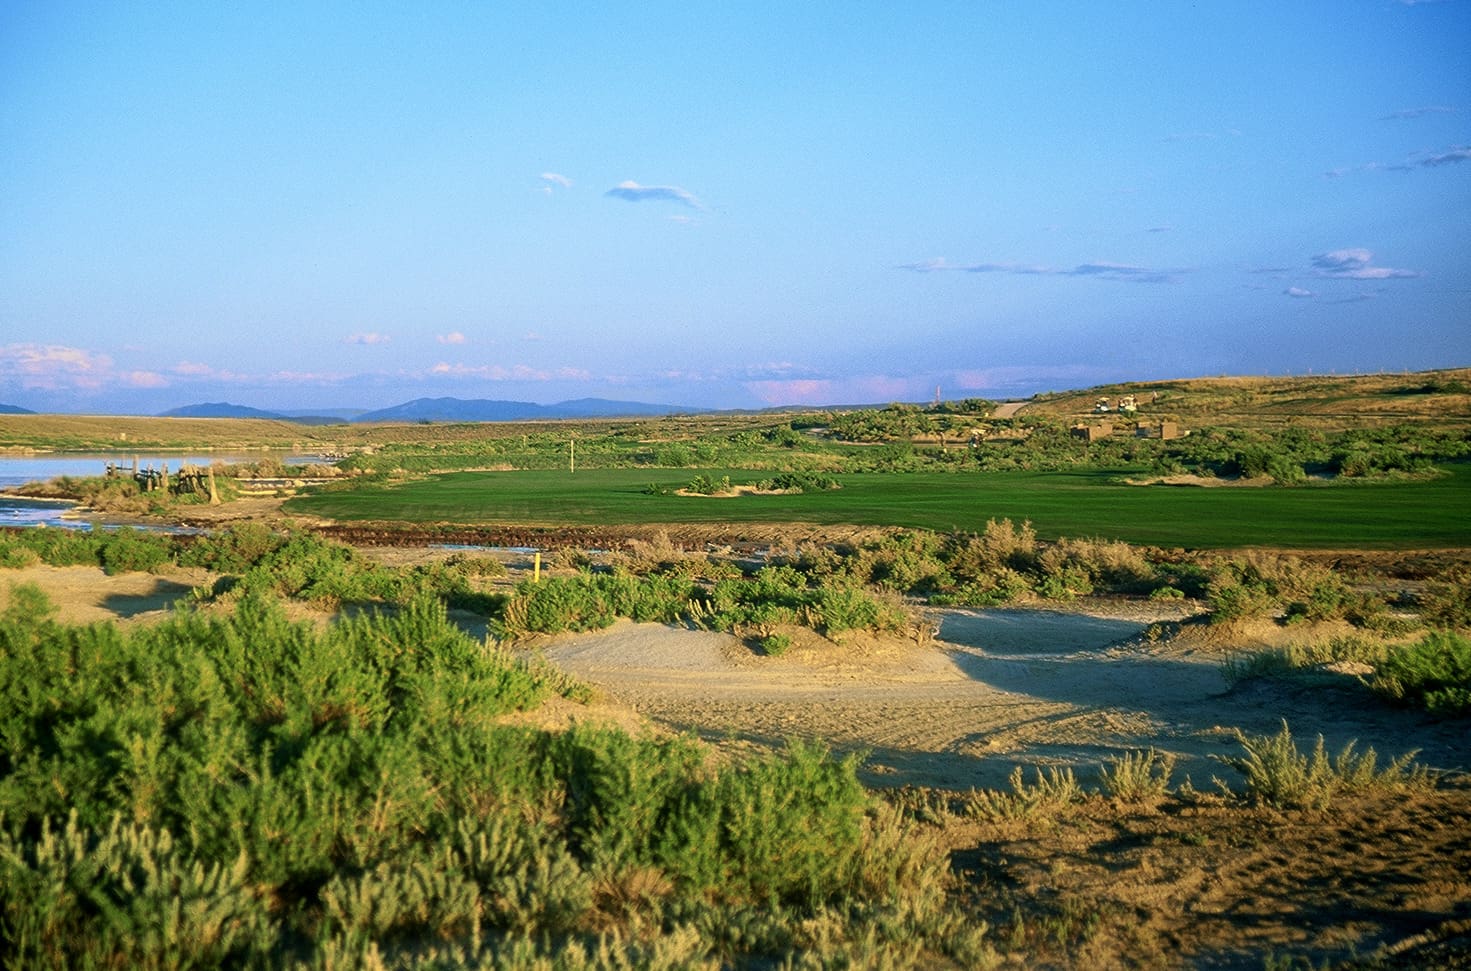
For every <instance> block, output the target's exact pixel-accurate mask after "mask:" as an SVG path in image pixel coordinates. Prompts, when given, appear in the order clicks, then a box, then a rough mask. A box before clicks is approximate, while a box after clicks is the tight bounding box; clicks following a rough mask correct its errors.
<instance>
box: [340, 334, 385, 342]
mask: <svg viewBox="0 0 1471 971" xmlns="http://www.w3.org/2000/svg"><path fill="white" fill-rule="evenodd" d="M389 340H390V338H389V336H388V335H387V334H380V333H378V332H376V331H367V332H365V333H358V334H349V335H347V336H346V337H344V338H343V339H342V343H344V344H362V345H371V344H387V343H388V342H389Z"/></svg>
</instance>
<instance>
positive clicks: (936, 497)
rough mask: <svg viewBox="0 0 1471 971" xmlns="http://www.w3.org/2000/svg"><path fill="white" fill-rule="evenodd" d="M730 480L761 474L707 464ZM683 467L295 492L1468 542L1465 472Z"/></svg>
mask: <svg viewBox="0 0 1471 971" xmlns="http://www.w3.org/2000/svg"><path fill="white" fill-rule="evenodd" d="M707 474H709V475H711V476H712V477H715V478H719V477H720V476H722V475H729V476H730V477H731V480H732V481H733V482H736V483H740V482H754V481H757V480H759V479H761V478H763V477H764V476H765V475H769V473H758V472H742V471H740V470H709V471H708V472H707ZM693 475H694V472H692V471H690V470H668V469H660V470H625V469H610V470H588V471H581V472H577V473H576V474H569V473H567V472H564V471H559V472H486V473H473V472H459V473H452V474H447V475H440V476H432V477H429V478H426V479H421V480H417V481H412V482H405V483H401V484H397V485H375V486H365V487H364V488H361V489H357V490H352V491H337V492H327V493H323V494H319V495H314V496H304V497H301V498H298V499H294V500H291V501H290V502H289V503H288V504H287V508H288V510H289V511H292V512H300V513H307V514H311V515H318V516H326V517H330V518H333V519H338V520H359V521H363V520H377V521H403V522H412V523H465V524H473V523H486V524H490V523H515V524H524V525H533V524H545V525H571V524H605V525H606V524H626V523H661V522H664V523H715V522H730V523H738V522H750V523H773V522H807V523H817V524H824V525H835V524H856V525H892V526H907V527H916V528H924V529H935V530H942V531H948V530H962V531H979V530H981V529H983V528H984V527H985V524H986V521H987V520H988V519H1002V518H1009V519H1012V520H1013V521H1021V520H1030V521H1031V522H1032V524H1033V525H1034V526H1035V528H1036V530H1037V534H1038V535H1039V536H1041V537H1043V538H1056V537H1059V536H1072V537H1084V536H1099V537H1107V538H1112V539H1122V540H1126V541H1128V542H1131V543H1139V544H1148V545H1157V546H1168V547H1174V546H1181V547H1186V548H1232V547H1242V546H1258V545H1263V546H1267V545H1269V546H1277V547H1286V548H1333V547H1345V548H1364V549H1417V548H1430V549H1434V548H1450V547H1462V546H1468V545H1471V516H1467V514H1466V510H1467V509H1471V468H1467V467H1465V466H1456V467H1454V468H1453V470H1452V472H1451V474H1450V475H1446V476H1441V477H1439V478H1436V479H1430V480H1416V481H1394V482H1390V481H1385V482H1355V483H1342V484H1335V485H1312V486H1302V487H1297V488H1263V489H1253V488H1213V489H1209V488H1190V487H1166V486H1151V487H1139V486H1124V485H1117V484H1115V482H1114V481H1113V480H1114V479H1115V478H1116V473H1109V472H1078V473H992V474H974V475H957V474H924V473H915V474H862V475H843V476H838V477H837V478H838V479H839V481H840V482H841V483H842V484H843V488H842V489H840V490H836V491H830V492H816V493H807V494H802V495H780V496H763V495H747V496H738V497H732V498H712V497H702V496H657V495H649V494H647V493H646V492H645V489H646V487H647V486H648V485H649V484H650V483H651V482H655V483H659V484H663V485H669V486H671V487H674V488H678V487H680V486H682V485H684V484H685V483H687V482H688V481H689V480H690V478H691V477H692V476H693Z"/></svg>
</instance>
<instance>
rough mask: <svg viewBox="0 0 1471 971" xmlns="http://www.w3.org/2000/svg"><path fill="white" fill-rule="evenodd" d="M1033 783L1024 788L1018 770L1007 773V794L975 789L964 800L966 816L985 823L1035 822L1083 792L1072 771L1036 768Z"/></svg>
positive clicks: (1070, 801) (1054, 813)
mask: <svg viewBox="0 0 1471 971" xmlns="http://www.w3.org/2000/svg"><path fill="white" fill-rule="evenodd" d="M1035 772H1036V777H1037V781H1036V782H1035V783H1033V784H1032V785H1028V784H1027V783H1026V782H1025V781H1024V779H1023V776H1022V767H1021V766H1017V767H1016V768H1014V769H1013V770H1012V771H1011V776H1010V777H1009V778H1008V780H1007V781H1008V783H1009V784H1010V786H1011V791H1010V792H1003V791H1000V790H995V789H975V790H972V791H971V793H970V795H969V796H968V797H967V798H966V802H965V812H966V814H967V815H969V816H971V817H973V818H975V819H980V820H983V821H985V822H999V821H1001V820H1009V819H1039V818H1044V817H1047V816H1052V815H1056V814H1057V813H1058V812H1060V811H1062V810H1064V809H1066V808H1067V807H1068V806H1071V805H1072V804H1073V803H1076V802H1077V801H1078V800H1080V799H1082V798H1083V788H1082V786H1080V785H1078V780H1077V779H1076V777H1074V775H1073V770H1072V769H1067V768H1063V769H1059V768H1055V767H1053V768H1048V769H1047V770H1046V772H1043V770H1042V769H1041V768H1040V767H1037V768H1036V769H1035Z"/></svg>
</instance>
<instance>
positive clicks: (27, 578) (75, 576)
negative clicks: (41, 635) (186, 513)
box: [0, 564, 210, 624]
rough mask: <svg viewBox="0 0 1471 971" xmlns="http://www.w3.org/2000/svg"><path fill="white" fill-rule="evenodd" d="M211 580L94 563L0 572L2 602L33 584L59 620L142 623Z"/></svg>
mask: <svg viewBox="0 0 1471 971" xmlns="http://www.w3.org/2000/svg"><path fill="white" fill-rule="evenodd" d="M209 582H210V575H209V574H208V573H207V572H206V571H203V570H183V569H170V570H169V571H167V572H166V573H160V574H152V573H119V574H117V575H116V576H108V575H107V574H106V573H104V572H103V571H102V569H101V568H100V567H95V566H45V565H40V564H38V565H35V566H29V567H26V568H25V569H22V570H0V602H8V601H9V599H10V591H11V590H12V589H13V588H14V587H15V586H17V585H19V584H22V583H31V584H35V585H36V586H38V587H40V588H41V591H42V592H43V593H45V594H46V597H47V599H49V600H50V601H51V602H52V604H53V605H55V607H56V608H57V613H56V619H57V620H58V621H61V622H63V623H67V624H91V623H96V622H97V621H104V620H117V621H140V620H148V619H157V618H159V617H163V616H165V615H167V613H168V612H169V611H170V610H172V609H173V606H174V604H175V603H177V602H178V601H180V600H185V599H188V598H189V597H190V595H191V591H192V590H193V588H194V587H195V586H196V585H200V584H208V583H209Z"/></svg>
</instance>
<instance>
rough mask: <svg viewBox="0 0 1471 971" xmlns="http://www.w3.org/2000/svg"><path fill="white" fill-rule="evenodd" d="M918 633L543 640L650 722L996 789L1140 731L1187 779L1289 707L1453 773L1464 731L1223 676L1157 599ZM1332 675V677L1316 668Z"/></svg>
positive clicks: (632, 634) (1349, 695) (1000, 615)
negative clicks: (1164, 635) (760, 642)
mask: <svg viewBox="0 0 1471 971" xmlns="http://www.w3.org/2000/svg"><path fill="white" fill-rule="evenodd" d="M935 617H936V619H937V621H938V628H939V632H938V639H937V640H936V641H935V642H933V643H932V644H929V645H916V644H913V643H911V642H907V641H898V640H889V641H873V640H869V639H858V638H855V639H854V640H852V641H851V642H848V643H845V644H843V645H834V644H832V643H830V642H826V641H823V640H822V639H820V638H816V637H813V638H812V639H811V641H810V642H809V643H808V644H806V645H804V646H799V647H797V648H794V649H793V650H792V651H790V652H789V653H787V654H784V655H782V656H781V657H775V658H772V657H765V656H762V655H759V654H757V653H754V652H753V651H752V650H751V649H749V648H748V647H746V646H745V645H744V644H742V643H741V642H740V641H739V640H737V639H735V638H733V637H730V636H727V635H721V634H714V633H709V632H703V631H687V630H679V629H672V628H668V627H664V626H660V625H654V624H634V623H631V622H624V623H620V624H618V625H616V626H615V627H613V628H611V629H609V630H607V631H604V632H601V633H597V634H584V635H579V636H576V637H569V638H559V639H554V640H550V641H548V642H547V643H545V644H544V645H543V646H542V648H541V649H542V651H543V652H544V654H545V656H546V657H547V658H548V659H549V660H550V661H552V662H553V663H555V664H557V665H558V666H560V667H562V668H565V669H566V670H568V671H570V672H572V673H574V674H576V675H577V676H579V677H581V678H583V679H585V680H587V681H589V682H591V683H593V684H594V685H596V686H598V687H599V688H600V689H602V691H603V692H604V693H605V694H606V695H607V696H608V698H609V699H610V700H613V701H617V702H622V703H624V704H627V705H631V706H633V707H634V708H636V709H637V710H638V711H639V712H640V713H641V714H643V715H646V716H648V717H649V718H651V719H653V720H654V721H656V722H658V723H660V724H663V725H665V726H668V727H669V728H672V729H675V730H679V731H692V732H695V733H697V734H699V735H701V736H702V737H704V738H706V739H708V740H710V741H712V742H714V743H716V744H717V745H718V746H721V747H724V748H727V749H733V750H743V749H750V748H755V747H769V746H775V745H780V744H781V743H782V742H783V740H784V739H786V738H788V737H808V738H821V739H825V740H827V741H829V742H830V743H831V744H832V745H833V746H834V747H835V748H837V749H839V750H845V751H859V750H861V751H867V752H868V753H870V754H869V756H868V759H867V762H866V768H865V772H866V774H867V776H868V779H867V781H869V782H871V783H874V784H880V785H887V786H895V785H919V786H932V787H939V788H945V789H969V788H971V787H976V786H979V787H986V788H1001V787H1004V785H1005V783H1006V778H1007V776H1008V774H1009V773H1010V772H1011V769H1012V767H1013V766H1014V765H1017V764H1021V765H1063V766H1072V767H1074V768H1075V769H1076V771H1077V772H1078V774H1079V777H1080V779H1081V778H1084V777H1087V778H1089V779H1091V776H1092V773H1093V772H1094V771H1095V770H1096V769H1097V767H1098V766H1099V764H1100V763H1101V762H1102V761H1103V760H1104V759H1106V758H1108V757H1110V756H1116V755H1119V754H1121V753H1123V752H1126V751H1130V750H1139V749H1146V748H1149V747H1155V748H1158V749H1161V750H1167V751H1170V752H1173V753H1175V754H1177V755H1178V756H1179V757H1180V762H1179V765H1178V769H1177V771H1178V773H1179V777H1180V779H1183V778H1184V776H1185V775H1186V774H1188V775H1190V776H1191V778H1192V780H1193V781H1194V782H1195V783H1196V784H1197V785H1198V786H1201V787H1204V786H1206V785H1208V784H1209V781H1210V777H1211V775H1212V774H1221V775H1229V772H1228V771H1227V770H1225V769H1224V768H1223V767H1222V766H1220V765H1219V764H1218V763H1216V762H1215V761H1214V760H1212V759H1210V756H1211V755H1220V754H1228V753H1229V754H1239V746H1238V745H1237V743H1236V742H1235V740H1234V736H1233V735H1232V733H1231V729H1232V728H1240V729H1241V730H1242V731H1245V732H1247V733H1257V734H1271V733H1275V732H1276V731H1277V730H1278V729H1279V728H1280V727H1281V719H1282V718H1284V717H1286V718H1288V720H1289V721H1290V722H1291V725H1292V729H1293V731H1294V733H1295V734H1297V735H1298V736H1299V737H1300V738H1303V739H1306V740H1307V741H1309V742H1311V740H1312V739H1313V737H1314V736H1315V735H1316V734H1318V733H1322V734H1323V735H1324V736H1325V737H1326V739H1327V741H1328V743H1329V746H1330V748H1332V749H1333V750H1334V751H1337V750H1338V749H1339V748H1341V747H1342V746H1343V745H1345V744H1347V743H1348V742H1349V741H1351V740H1357V741H1358V742H1359V745H1360V747H1361V748H1362V747H1364V746H1372V747H1373V748H1375V749H1376V751H1378V752H1379V753H1380V754H1381V755H1382V756H1392V755H1399V754H1400V753H1401V752H1403V751H1405V750H1407V749H1409V748H1419V749H1421V752H1422V754H1421V756H1420V758H1421V760H1422V761H1424V762H1426V763H1427V764H1430V765H1432V766H1435V767H1438V768H1445V769H1454V770H1460V771H1465V770H1466V769H1467V768H1468V767H1471V766H1468V764H1467V757H1468V755H1471V752H1468V750H1467V749H1466V747H1465V745H1464V734H1463V729H1460V728H1457V727H1455V726H1450V727H1447V725H1446V724H1445V723H1438V722H1434V721H1432V720H1430V719H1428V718H1424V717H1422V716H1418V715H1414V714H1410V713H1406V712H1399V711H1394V710H1392V709H1387V708H1385V707H1384V706H1383V705H1381V704H1378V703H1377V702H1373V701H1371V700H1369V699H1367V697H1366V696H1365V695H1364V693H1363V692H1362V690H1361V689H1360V690H1353V689H1356V688H1358V686H1357V684H1355V683H1354V679H1353V677H1352V676H1351V675H1343V676H1342V677H1343V680H1344V684H1343V686H1342V687H1341V688H1334V687H1332V686H1331V683H1330V685H1328V686H1324V687H1318V688H1315V689H1314V690H1312V691H1294V690H1292V689H1288V688H1283V687H1280V686H1275V687H1269V686H1264V685H1259V684H1257V685H1252V684H1248V685H1244V686H1242V687H1239V688H1238V689H1236V690H1230V689H1229V688H1228V685H1227V683H1226V681H1225V680H1224V678H1223V676H1222V673H1221V671H1222V669H1221V660H1222V658H1223V656H1224V655H1223V652H1221V651H1220V650H1219V649H1214V648H1211V647H1209V646H1205V645H1197V646H1192V643H1193V642H1194V641H1195V640H1196V638H1195V637H1194V635H1192V634H1191V633H1190V632H1188V631H1187V632H1186V634H1184V635H1182V636H1180V637H1179V638H1177V639H1175V640H1172V641H1166V642H1163V643H1151V642H1150V641H1149V640H1148V639H1147V638H1146V637H1145V633H1146V628H1147V627H1148V624H1149V622H1150V621H1151V620H1156V619H1168V618H1161V616H1160V615H1159V614H1147V613H1145V614H1141V613H1140V612H1139V611H1138V610H1137V609H1134V610H1130V611H1128V612H1122V611H1120V610H1118V609H1115V610H1114V611H1112V612H1111V613H1110V612H1102V611H1095V612H1093V613H1074V612H1060V611H1056V610H1041V609H1008V610H987V611H967V610H951V611H944V612H940V613H937V614H936V615H935ZM1328 677H1329V678H1330V679H1331V678H1332V676H1331V675H1329V676H1328Z"/></svg>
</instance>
